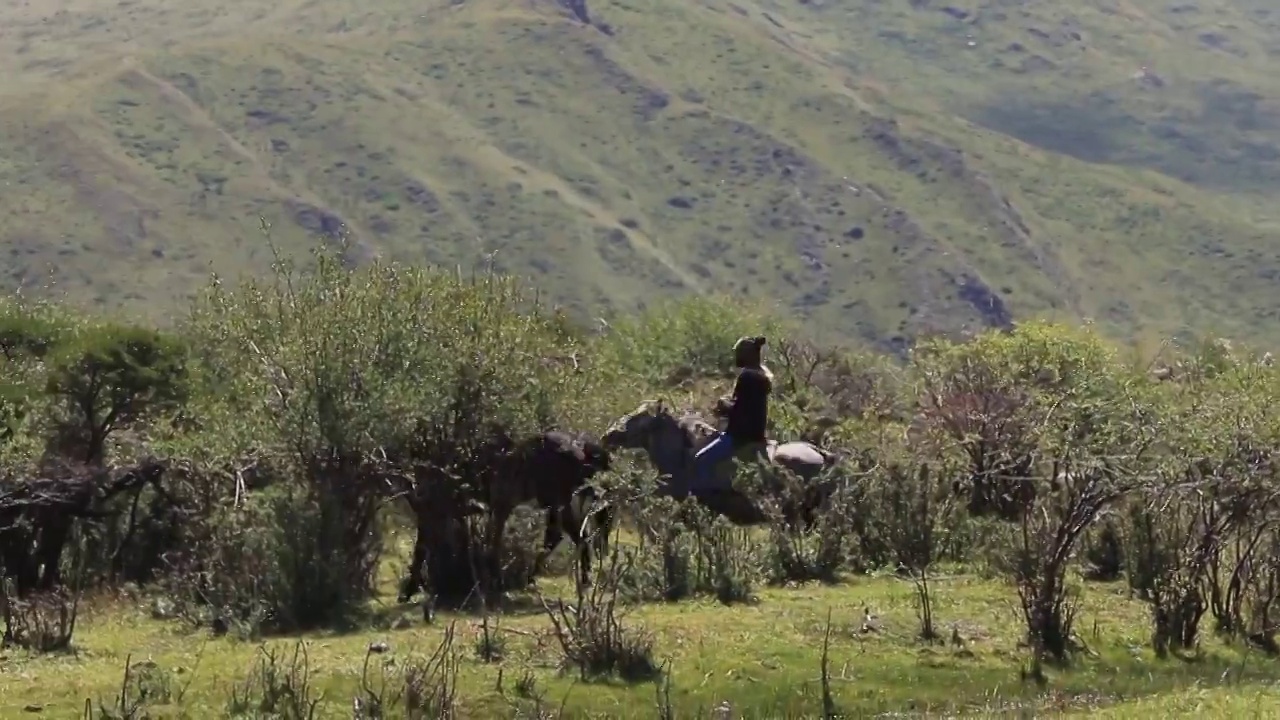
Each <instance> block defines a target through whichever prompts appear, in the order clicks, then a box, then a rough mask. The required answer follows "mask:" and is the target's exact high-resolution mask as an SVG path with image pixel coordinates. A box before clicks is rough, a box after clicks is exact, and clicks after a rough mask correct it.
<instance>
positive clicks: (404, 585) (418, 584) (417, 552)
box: [397, 518, 427, 603]
mask: <svg viewBox="0 0 1280 720" xmlns="http://www.w3.org/2000/svg"><path fill="white" fill-rule="evenodd" d="M426 563H427V526H426V524H425V523H424V522H423V521H422V519H421V518H419V519H418V530H417V536H416V537H415V538H414V541H413V559H412V560H410V561H409V572H408V574H407V575H405V577H404V580H403V581H401V583H400V597H399V598H397V600H399V601H400V602H402V603H405V602H409V600H411V599H412V598H413V596H414V594H415V593H417V592H418V591H419V590H421V589H422V584H423V583H422V569H423V567H425V566H426Z"/></svg>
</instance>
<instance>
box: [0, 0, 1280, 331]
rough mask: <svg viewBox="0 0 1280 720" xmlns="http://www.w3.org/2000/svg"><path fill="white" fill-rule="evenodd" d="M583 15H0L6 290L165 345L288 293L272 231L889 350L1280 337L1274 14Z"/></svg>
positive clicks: (620, 305)
mask: <svg viewBox="0 0 1280 720" xmlns="http://www.w3.org/2000/svg"><path fill="white" fill-rule="evenodd" d="M589 9H590V13H591V16H590V19H591V21H592V23H594V25H588V24H584V23H582V22H580V21H579V20H577V19H575V18H574V17H573V16H572V15H571V14H570V13H569V11H568V10H566V9H565V7H564V6H563V5H562V3H560V2H556V1H555V0H466V1H465V2H446V1H445V0H428V1H426V2H414V3H407V2H399V1H396V0H391V1H389V2H381V3H377V4H376V5H368V4H361V3H351V2H344V1H343V0H310V1H308V2H302V1H300V0H299V1H294V2H283V3H279V2H277V3H264V2H261V1H260V0H237V1H236V2H232V3H219V4H217V5H211V4H207V3H179V2H175V1H173V0H130V1H128V2H114V1H112V2H107V1H106V0H57V1H55V0H34V1H33V2H28V3H23V4H20V5H12V4H11V5H9V6H6V7H5V8H4V9H0V57H3V58H4V59H3V60H0V70H3V73H4V75H3V77H4V78H5V79H4V80H3V81H2V83H0V128H3V129H0V158H3V160H0V180H3V182H4V187H5V192H4V194H3V195H2V196H0V218H2V219H3V223H2V224H0V227H2V228H3V229H2V230H0V242H2V243H3V247H4V250H5V256H6V258H7V261H6V267H7V269H8V271H7V273H6V274H5V277H4V278H3V282H4V283H6V284H8V285H9V286H10V287H24V288H28V289H31V290H34V289H36V288H44V287H47V286H48V285H49V284H50V283H51V282H52V283H54V288H55V292H57V291H62V292H65V293H66V294H68V295H69V297H71V298H72V299H74V300H76V301H78V302H82V303H88V304H99V305H105V306H108V307H114V308H124V309H126V310H128V311H129V312H134V313H144V314H147V315H150V316H152V317H156V318H163V317H166V316H168V315H169V313H170V312H171V311H172V310H173V308H175V306H176V305H177V304H178V303H181V302H182V301H183V298H185V297H186V296H188V295H189V294H190V292H191V290H192V288H193V286H194V285H195V284H196V283H198V282H201V281H202V280H203V279H204V278H205V277H206V276H207V273H208V272H209V271H210V270H215V271H217V272H220V273H223V274H236V273H240V272H245V271H249V272H260V271H263V270H265V269H266V267H267V266H268V265H269V263H270V261H271V252H270V248H269V247H268V245H267V244H266V243H265V241H263V240H262V238H261V235H260V232H259V220H258V218H259V215H261V216H263V217H265V218H266V219H267V220H268V222H270V223H271V225H272V233H273V236H274V237H275V239H276V242H277V243H279V245H280V246H281V247H282V248H283V249H284V250H286V251H287V252H290V253H296V252H301V251H303V250H304V249H305V248H306V247H309V246H311V245H312V244H313V243H314V242H316V238H317V237H324V236H333V235H337V234H345V235H347V236H349V240H348V247H347V252H348V255H349V256H350V259H351V260H352V261H353V262H359V261H363V260H367V259H369V258H371V257H373V256H376V255H381V256H384V257H393V258H399V259H412V260H417V261H429V262H434V263H444V264H453V263H458V264H462V265H463V266H464V267H472V266H476V265H478V264H485V263H488V264H493V265H495V266H497V267H498V268H499V269H503V270H507V271H511V272H516V273H519V274H522V275H526V276H529V277H531V279H532V281H533V282H534V283H536V284H537V285H538V286H539V287H541V288H543V289H544V290H546V291H547V292H548V293H549V294H550V295H551V296H552V297H554V298H556V299H557V300H559V301H561V302H564V303H566V304H569V305H571V306H573V307H575V308H576V309H577V310H579V311H580V312H581V313H582V314H584V315H591V316H596V315H604V314H608V313H609V312H610V311H611V310H626V309H629V308H633V307H635V306H636V305H637V304H639V303H644V302H647V301H651V300H653V299H655V298H657V297H660V296H666V295H670V294H673V293H685V292H693V291H711V290H715V291H722V292H729V293H744V294H747V295H750V296H752V297H754V298H756V299H758V300H763V301H765V302H767V303H771V304H775V305H777V306H779V307H780V308H781V309H782V310H783V311H784V312H792V313H797V314H799V315H800V316H802V317H803V318H805V319H806V321H807V322H808V323H809V324H810V325H811V326H812V327H813V328H814V329H815V330H816V331H820V332H822V333H823V334H826V335H831V336H833V337H840V338H844V339H848V340H856V341H868V342H871V343H874V344H876V345H880V346H885V345H888V346H896V345H900V344H901V343H902V342H904V341H906V340H908V339H909V338H910V337H912V336H914V335H916V334H917V333H919V332H922V331H927V330H931V329H939V328H941V329H954V328H957V327H962V326H970V327H973V326H986V325H999V324H1002V323H1004V322H1007V320H1008V319H1009V317H1011V316H1012V317H1027V316H1033V315H1050V316H1055V317H1058V318H1062V319H1068V318H1078V317H1090V318H1096V319H1097V320H1098V321H1099V322H1101V323H1103V324H1104V325H1105V326H1106V327H1107V328H1109V329H1110V330H1112V331H1113V332H1115V333H1117V334H1125V335H1127V336H1132V335H1142V334H1158V335H1160V336H1169V335H1173V334H1178V333H1182V332H1188V331H1216V332H1220V333H1225V334H1228V335H1240V336H1244V335H1248V336H1250V337H1261V338H1266V339H1267V340H1268V341H1273V340H1276V339H1280V323H1277V322H1276V311H1275V307H1276V306H1277V302H1276V301H1277V299H1280V297H1278V296H1277V292H1278V291H1277V289H1276V287H1277V286H1276V284H1275V282H1274V281H1273V279H1274V277H1276V273H1277V270H1278V269H1280V255H1278V254H1277V252H1276V250H1275V247H1276V240H1277V239H1278V238H1280V225H1277V219H1276V217H1275V216H1274V212H1273V210H1271V209H1270V205H1271V203H1270V201H1271V199H1272V198H1273V196H1274V192H1273V188H1274V187H1275V180H1276V178H1277V176H1280V151H1278V150H1277V148H1280V112H1278V111H1277V106H1276V100H1277V99H1278V98H1280V85H1278V83H1280V81H1277V80H1276V78H1275V77H1274V73H1272V72H1270V63H1271V62H1272V59H1273V58H1274V57H1275V54H1276V53H1277V52H1280V32H1278V30H1280V25H1278V22H1280V21H1277V19H1276V18H1277V13H1276V12H1275V11H1271V10H1269V9H1268V8H1267V7H1266V6H1264V5H1263V4H1262V3H1258V2H1246V1H1245V0H1237V1H1229V0H1204V1H1201V2H1194V3H1181V4H1174V5H1170V4H1168V3H1164V2H1156V1H1155V0H1129V2H1125V3H1121V4H1119V5H1116V4H1115V3H1084V4H1076V5H1071V6H1067V5H1063V4H1061V3H1046V2H1030V1H1028V2H1019V3H1008V2H985V3H983V2H966V3H954V4H952V5H948V6H946V7H943V6H941V5H940V4H938V3H936V2H929V1H927V0H917V1H915V2H911V3H886V2H858V3H852V2H834V1H833V0H827V1H825V2H810V3H794V2H785V3H784V2H771V1H770V0H742V1H741V2H736V1H735V2H729V1H727V0H711V1H710V2H698V3H690V2H680V1H679V0H653V1H652V2H647V3H636V2H630V1H627V0H610V1H599V0H597V1H594V2H591V3H589ZM1143 67H1146V68H1148V69H1149V73H1148V74H1146V75H1139V73H1140V69H1141V68H1143Z"/></svg>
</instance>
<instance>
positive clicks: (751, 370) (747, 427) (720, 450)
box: [690, 336, 773, 495]
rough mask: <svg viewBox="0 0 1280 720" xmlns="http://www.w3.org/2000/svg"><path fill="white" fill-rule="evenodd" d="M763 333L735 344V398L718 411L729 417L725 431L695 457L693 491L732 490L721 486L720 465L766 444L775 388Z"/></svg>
mask: <svg viewBox="0 0 1280 720" xmlns="http://www.w3.org/2000/svg"><path fill="white" fill-rule="evenodd" d="M766 342H767V341H766V339H765V338H764V337H763V336H756V337H744V338H741V339H739V340H738V342H737V343H735V344H734V346H733V361H734V366H735V367H737V368H739V370H738V379H737V381H736V382H735V383H734V386H733V396H732V398H731V399H728V400H726V399H724V398H722V399H721V401H720V403H719V404H718V406H717V408H716V411H717V414H719V415H723V416H725V417H726V418H727V420H728V423H727V425H726V427H725V429H724V431H723V432H721V433H719V434H718V435H717V436H716V438H715V439H714V440H712V441H711V442H710V443H708V444H707V445H706V446H705V447H703V448H702V449H701V450H699V451H698V453H697V454H696V455H694V457H693V463H694V485H693V487H692V488H690V491H691V492H693V493H694V494H695V495H696V494H700V493H709V492H718V491H723V490H729V489H731V488H728V487H717V482H716V481H717V477H718V476H719V477H726V476H724V475H719V474H718V473H717V472H716V466H717V465H719V464H720V463H721V462H723V461H725V460H728V459H730V458H732V457H734V456H736V455H737V454H738V453H740V452H742V451H743V450H746V449H748V448H757V447H764V446H765V445H766V443H767V438H766V433H767V428H768V423H769V394H770V393H771V392H772V391H773V373H771V372H769V369H768V368H767V367H765V365H764V357H763V356H764V346H765V343H766Z"/></svg>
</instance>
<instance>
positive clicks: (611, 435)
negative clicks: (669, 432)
mask: <svg viewBox="0 0 1280 720" xmlns="http://www.w3.org/2000/svg"><path fill="white" fill-rule="evenodd" d="M662 412H663V408H662V401H658V402H652V401H645V402H642V403H640V407H638V408H636V409H635V410H633V411H632V412H629V413H627V414H626V415H623V416H622V417H620V418H618V419H617V420H615V421H613V424H612V425H610V426H609V429H608V430H606V431H605V433H604V435H603V436H601V438H600V443H601V445H603V446H604V447H605V448H606V449H609V450H642V449H644V448H646V447H648V446H649V438H650V437H651V436H652V435H653V429H654V425H655V424H657V422H658V416H659V415H660V414H662Z"/></svg>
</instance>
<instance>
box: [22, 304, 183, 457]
mask: <svg viewBox="0 0 1280 720" xmlns="http://www.w3.org/2000/svg"><path fill="white" fill-rule="evenodd" d="M186 361H187V352H186V347H185V346H184V345H183V343H182V341H181V340H180V339H179V338H178V337H176V336H171V335H167V334H164V333H161V332H159V331H157V330H152V329H148V328H142V327H130V326H123V325H115V324H105V323H104V324H90V323H86V324H84V325H81V326H78V327H76V328H75V329H74V330H73V331H72V332H71V333H69V336H68V337H67V338H66V339H65V340H64V342H63V343H62V344H61V345H60V346H59V347H57V348H56V349H55V350H54V352H53V355H52V358H51V361H50V367H49V374H48V386H47V391H48V393H49V394H50V396H52V397H53V398H54V399H55V401H56V402H57V404H58V406H59V413H58V419H57V420H56V421H55V422H56V425H55V430H54V433H55V438H54V451H55V452H56V453H57V454H58V455H60V456H61V457H63V458H66V459H71V460H76V461H79V462H84V463H88V464H93V465H97V464H101V463H103V462H104V461H105V460H106V451H107V440H108V438H109V437H110V436H111V435H112V433H114V432H115V431H117V430H121V429H127V428H129V427H131V426H133V425H134V424H135V423H137V422H138V421H139V420H141V419H143V418H144V417H145V416H147V415H148V414H149V413H154V412H157V411H160V410H164V409H169V408H173V407H175V406H176V405H178V404H179V403H181V402H182V401H183V400H185V399H186V397H187V387H186V374H187V371H186Z"/></svg>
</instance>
